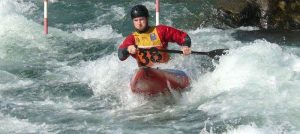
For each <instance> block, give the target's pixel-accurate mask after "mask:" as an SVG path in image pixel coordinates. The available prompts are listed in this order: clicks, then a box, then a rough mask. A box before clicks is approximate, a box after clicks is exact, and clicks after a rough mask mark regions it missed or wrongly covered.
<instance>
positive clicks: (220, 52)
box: [207, 49, 228, 60]
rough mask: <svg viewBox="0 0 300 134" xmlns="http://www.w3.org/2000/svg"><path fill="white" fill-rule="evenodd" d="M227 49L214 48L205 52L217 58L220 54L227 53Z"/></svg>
mask: <svg viewBox="0 0 300 134" xmlns="http://www.w3.org/2000/svg"><path fill="white" fill-rule="evenodd" d="M227 51H228V49H216V50H212V51H209V52H207V56H209V57H211V58H213V59H215V60H219V58H220V56H222V55H225V54H226V53H227Z"/></svg>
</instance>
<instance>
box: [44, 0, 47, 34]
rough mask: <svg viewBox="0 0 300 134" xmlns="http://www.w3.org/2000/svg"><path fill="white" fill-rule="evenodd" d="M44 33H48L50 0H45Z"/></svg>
mask: <svg viewBox="0 0 300 134" xmlns="http://www.w3.org/2000/svg"><path fill="white" fill-rule="evenodd" d="M44 34H46V35H47V34H48V0H44Z"/></svg>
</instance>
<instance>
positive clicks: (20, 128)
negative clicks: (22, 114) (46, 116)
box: [0, 113, 49, 134]
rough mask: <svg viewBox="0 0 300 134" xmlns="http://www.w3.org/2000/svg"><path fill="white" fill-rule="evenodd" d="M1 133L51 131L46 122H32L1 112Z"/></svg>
mask: <svg viewBox="0 0 300 134" xmlns="http://www.w3.org/2000/svg"><path fill="white" fill-rule="evenodd" d="M0 118H1V119H0V133H6V134H9V133H49V132H48V125H47V124H45V123H42V124H35V123H30V122H29V121H28V120H26V119H17V118H15V117H9V116H5V115H3V114H1V113H0Z"/></svg>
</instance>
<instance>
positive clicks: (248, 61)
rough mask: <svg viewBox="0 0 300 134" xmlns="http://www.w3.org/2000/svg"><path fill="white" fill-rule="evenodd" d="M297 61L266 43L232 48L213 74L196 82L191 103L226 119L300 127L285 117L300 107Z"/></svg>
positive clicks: (273, 45) (299, 123) (257, 42)
mask: <svg viewBox="0 0 300 134" xmlns="http://www.w3.org/2000/svg"><path fill="white" fill-rule="evenodd" d="M297 59H298V58H297V57H295V56H294V55H291V54H289V53H286V52H284V51H283V50H282V49H281V47H279V46H278V45H277V44H273V43H270V42H267V41H265V40H257V41H254V42H252V43H249V44H246V46H243V47H240V48H237V49H231V50H230V51H229V54H227V55H225V56H222V58H221V59H220V63H219V64H216V69H215V70H214V71H213V72H211V73H207V74H205V75H203V76H202V77H201V78H200V79H198V80H197V82H194V83H193V85H192V87H193V89H192V91H191V92H192V93H191V94H190V98H191V99H190V100H196V101H197V102H198V103H200V105H199V107H198V109H199V110H201V111H205V112H207V113H208V114H209V115H217V116H218V117H220V118H221V119H225V120H226V119H233V118H237V117H245V116H256V117H260V118H267V119H269V120H270V122H272V123H274V122H277V121H279V120H280V121H282V122H288V123H291V126H295V127H299V126H300V122H299V121H293V120H290V119H286V118H285V117H284V116H293V114H294V112H295V111H297V109H298V108H299V107H300V104H299V103H298V101H300V98H299V97H298V96H299V95H300V89H299V87H300V79H299V74H295V73H294V70H293V66H294V64H295V61H297ZM295 75H296V76H295ZM282 115H284V116H282ZM273 116H278V117H279V119H278V118H275V117H273ZM296 120H299V118H298V119H296ZM268 124H269V123H267V122H265V124H263V125H264V126H265V125H268ZM245 129H247V128H245ZM253 131H254V132H255V129H254V130H253Z"/></svg>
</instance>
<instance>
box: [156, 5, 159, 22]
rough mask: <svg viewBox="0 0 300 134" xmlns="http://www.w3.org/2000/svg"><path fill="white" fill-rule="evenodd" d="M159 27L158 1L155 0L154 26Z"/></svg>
mask: <svg viewBox="0 0 300 134" xmlns="http://www.w3.org/2000/svg"><path fill="white" fill-rule="evenodd" d="M157 25H159V0H156V26H157Z"/></svg>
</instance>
